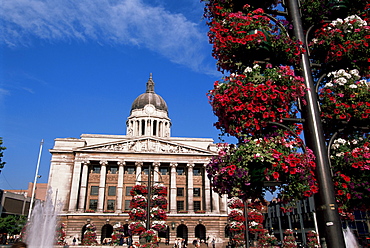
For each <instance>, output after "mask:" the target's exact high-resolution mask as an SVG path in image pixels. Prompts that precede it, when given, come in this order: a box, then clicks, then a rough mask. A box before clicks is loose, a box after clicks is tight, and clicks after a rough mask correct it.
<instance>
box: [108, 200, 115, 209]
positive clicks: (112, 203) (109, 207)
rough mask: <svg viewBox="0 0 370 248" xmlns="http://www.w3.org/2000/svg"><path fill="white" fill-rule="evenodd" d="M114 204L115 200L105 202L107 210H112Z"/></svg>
mask: <svg viewBox="0 0 370 248" xmlns="http://www.w3.org/2000/svg"><path fill="white" fill-rule="evenodd" d="M115 203H116V201H115V200H108V201H107V210H114V204H115Z"/></svg>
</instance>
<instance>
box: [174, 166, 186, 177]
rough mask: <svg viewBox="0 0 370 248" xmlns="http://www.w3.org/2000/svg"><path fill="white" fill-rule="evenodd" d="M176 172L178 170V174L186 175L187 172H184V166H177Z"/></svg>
mask: <svg viewBox="0 0 370 248" xmlns="http://www.w3.org/2000/svg"><path fill="white" fill-rule="evenodd" d="M176 172H177V175H180V176H181V175H185V173H184V168H181V167H180V168H176Z"/></svg>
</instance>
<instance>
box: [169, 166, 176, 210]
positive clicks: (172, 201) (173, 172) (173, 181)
mask: <svg viewBox="0 0 370 248" xmlns="http://www.w3.org/2000/svg"><path fill="white" fill-rule="evenodd" d="M170 167H171V186H170V187H171V189H170V190H171V191H170V213H171V214H175V213H177V209H176V194H177V191H176V167H177V163H171V164H170Z"/></svg>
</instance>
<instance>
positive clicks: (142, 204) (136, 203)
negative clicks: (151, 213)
mask: <svg viewBox="0 0 370 248" xmlns="http://www.w3.org/2000/svg"><path fill="white" fill-rule="evenodd" d="M147 205H148V203H147V200H146V197H145V196H143V195H135V196H134V197H132V199H131V202H130V208H142V209H145V208H146V207H147Z"/></svg>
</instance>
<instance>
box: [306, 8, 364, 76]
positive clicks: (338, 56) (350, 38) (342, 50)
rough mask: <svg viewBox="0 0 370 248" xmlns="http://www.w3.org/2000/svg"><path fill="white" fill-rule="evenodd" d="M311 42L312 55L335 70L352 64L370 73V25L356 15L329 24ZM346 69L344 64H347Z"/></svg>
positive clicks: (361, 70)
mask: <svg viewBox="0 0 370 248" xmlns="http://www.w3.org/2000/svg"><path fill="white" fill-rule="evenodd" d="M314 36H315V37H314V38H313V39H312V42H311V43H310V45H309V46H310V49H311V50H312V58H313V59H315V60H316V62H318V63H326V64H329V65H330V66H331V67H334V68H335V69H340V68H343V67H344V66H351V67H353V68H356V69H358V70H359V71H360V72H361V73H362V76H369V75H370V63H369V62H370V59H369V58H370V49H369V44H370V26H369V23H368V22H367V21H365V20H363V19H362V18H361V17H359V16H357V15H351V16H348V17H346V18H345V19H337V20H335V21H332V22H331V23H326V24H324V25H323V27H322V28H321V29H318V30H317V31H316V32H315V35H314ZM344 68H345V67H344Z"/></svg>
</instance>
